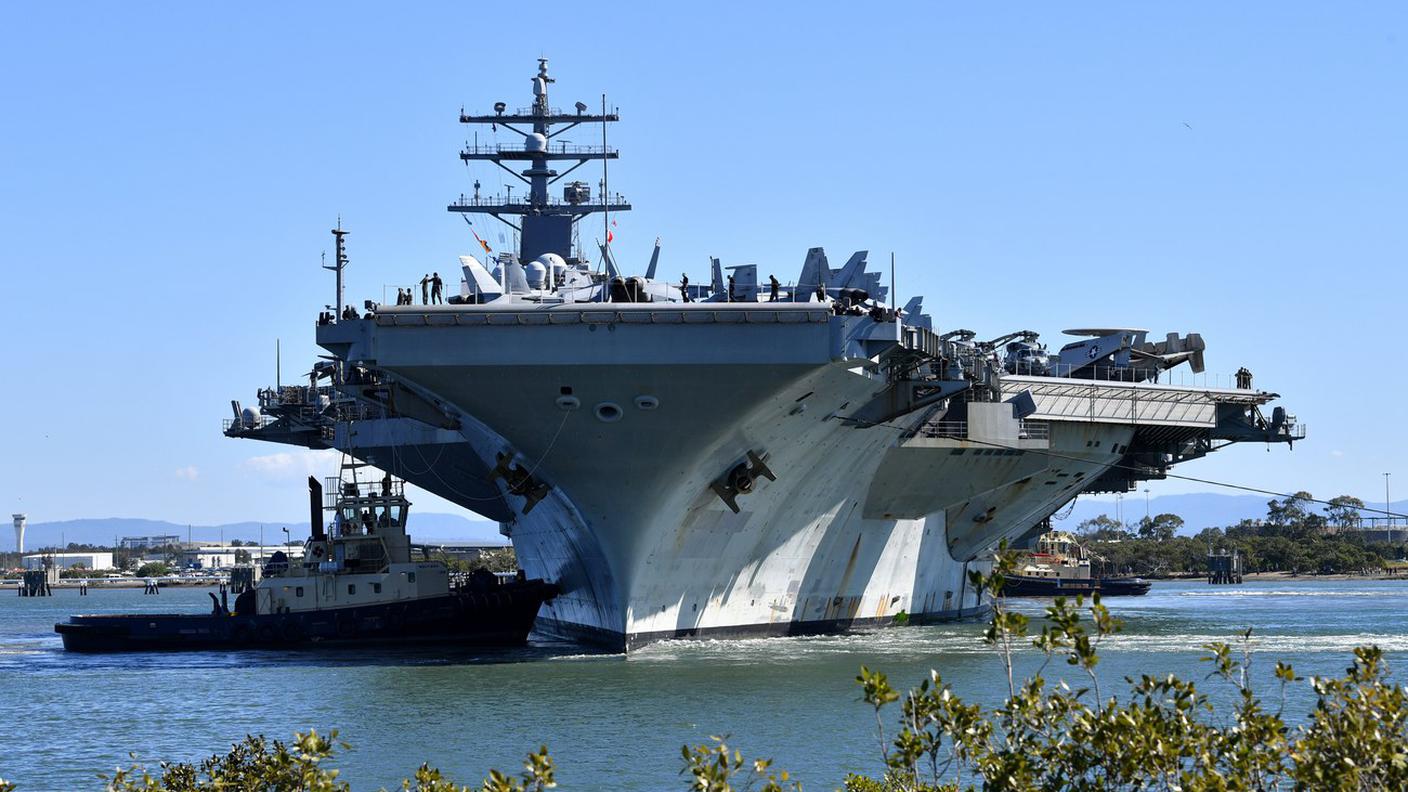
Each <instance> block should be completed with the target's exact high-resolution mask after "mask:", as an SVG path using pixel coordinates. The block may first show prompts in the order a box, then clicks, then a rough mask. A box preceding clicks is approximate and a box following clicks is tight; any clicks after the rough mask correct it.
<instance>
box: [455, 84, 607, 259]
mask: <svg viewBox="0 0 1408 792" xmlns="http://www.w3.org/2000/svg"><path fill="white" fill-rule="evenodd" d="M552 82H554V80H553V78H552V77H550V76H549V75H548V59H547V58H539V59H538V74H537V76H535V77H534V78H533V104H532V106H531V107H522V108H518V109H517V110H515V111H514V112H513V113H509V112H508V106H507V104H505V103H504V102H495V103H494V113H493V115H469V114H466V113H464V112H461V113H460V123H462V124H479V125H481V126H482V125H485V124H488V125H490V126H492V127H494V128H495V129H497V128H498V127H503V128H504V129H507V130H509V131H510V132H516V133H518V134H519V135H520V136H522V138H523V139H522V142H521V143H519V144H516V145H515V144H497V145H496V144H488V145H480V144H479V143H477V142H476V143H474V144H472V145H466V146H465V148H464V150H463V151H461V152H460V159H461V160H464V161H465V162H472V161H476V160H482V161H486V162H492V163H494V164H495V165H497V166H499V167H500V168H502V169H503V170H504V171H505V172H507V173H508V174H509V175H510V176H512V177H514V178H515V179H518V180H519V181H521V182H523V183H524V184H526V185H528V195H527V197H526V198H523V199H520V200H517V201H515V200H513V198H512V197H511V196H510V197H509V198H507V199H505V198H503V197H502V196H497V195H496V196H486V197H481V196H480V195H479V190H478V189H477V185H476V189H475V194H474V196H473V197H466V196H464V195H460V200H459V201H458V202H456V203H453V204H451V205H450V206H449V207H448V209H449V211H451V212H462V213H469V214H487V215H490V216H492V217H493V218H495V219H496V220H499V221H501V222H502V223H504V224H505V225H507V226H509V227H510V228H512V229H514V230H515V231H517V232H518V235H519V248H518V260H519V261H521V262H525V263H526V262H529V261H532V260H534V259H536V258H538V257H539V256H541V255H543V254H545V253H556V254H557V255H559V256H561V257H562V258H563V259H564V260H566V261H573V260H574V259H575V255H574V253H573V250H572V229H573V226H574V224H576V222H577V221H578V220H581V219H582V218H584V217H586V216H587V215H589V214H592V213H594V212H607V213H609V212H625V211H629V210H630V208H631V205H630V204H628V203H626V202H625V200H624V199H623V198H622V197H621V196H620V195H619V194H618V195H613V196H608V195H598V196H596V197H595V198H593V196H592V194H591V187H590V185H588V184H587V183H585V182H581V181H572V182H568V183H567V184H565V185H563V190H562V196H561V197H560V198H556V199H554V198H552V197H551V196H549V194H548V189H549V188H550V187H551V186H552V185H553V184H555V183H557V182H558V181H560V180H562V179H563V178H564V177H566V176H567V175H568V174H570V173H572V172H573V171H575V170H577V169H578V168H580V167H582V166H583V165H585V164H587V163H588V162H591V161H594V160H602V161H603V168H604V167H605V162H604V161H605V160H609V159H617V158H618V157H619V152H617V151H615V150H614V149H610V148H608V147H607V146H606V145H604V144H603V145H601V146H585V145H575V144H571V143H569V142H567V141H556V142H555V141H554V138H556V137H557V136H558V135H561V134H562V133H563V132H566V131H567V130H569V129H572V128H573V127H576V126H578V125H580V124H601V125H602V129H603V130H604V129H605V128H606V124H608V123H611V122H615V121H619V120H620V116H619V115H618V114H617V113H615V112H609V113H608V112H607V111H606V107H605V103H604V102H603V107H602V112H601V113H600V114H596V115H593V114H590V113H588V112H587V106H586V105H585V104H583V103H582V102H577V104H576V113H572V114H569V113H563V112H562V111H561V110H560V109H558V108H556V107H553V106H552V105H551V104H549V103H548V85H549V84H551V83H552ZM554 127H556V128H555V129H554ZM512 162H527V163H528V168H527V169H526V170H523V171H518V170H515V169H514V167H511V166H510V165H508V164H506V163H512ZM559 162H563V163H566V162H570V163H572V164H571V165H570V166H569V167H567V169H566V170H563V171H561V172H559V171H558V170H556V169H555V168H553V167H551V164H556V163H559ZM509 189H512V188H511V187H510V188H509ZM603 191H604V188H603ZM511 218H512V219H511Z"/></svg>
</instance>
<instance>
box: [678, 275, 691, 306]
mask: <svg viewBox="0 0 1408 792" xmlns="http://www.w3.org/2000/svg"><path fill="white" fill-rule="evenodd" d="M680 295H681V296H683V297H684V301H685V302H689V276H688V275H686V274H684V273H683V272H681V273H680Z"/></svg>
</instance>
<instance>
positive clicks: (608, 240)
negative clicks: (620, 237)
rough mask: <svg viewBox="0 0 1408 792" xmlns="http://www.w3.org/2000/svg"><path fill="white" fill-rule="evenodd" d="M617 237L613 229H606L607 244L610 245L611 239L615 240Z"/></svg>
mask: <svg viewBox="0 0 1408 792" xmlns="http://www.w3.org/2000/svg"><path fill="white" fill-rule="evenodd" d="M615 238H616V235H615V234H613V233H611V229H609V228H608V229H606V244H608V245H609V244H611V240H613V239H615Z"/></svg>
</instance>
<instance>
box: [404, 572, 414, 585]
mask: <svg viewBox="0 0 1408 792" xmlns="http://www.w3.org/2000/svg"><path fill="white" fill-rule="evenodd" d="M406 580H409V581H410V582H412V583H414V582H416V573H414V572H407V573H406Z"/></svg>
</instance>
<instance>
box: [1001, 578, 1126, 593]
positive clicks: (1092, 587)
mask: <svg viewBox="0 0 1408 792" xmlns="http://www.w3.org/2000/svg"><path fill="white" fill-rule="evenodd" d="M1149 586H1150V583H1149V581H1147V580H1144V579H1143V578H1065V579H1061V578H1039V577H1029V576H1026V575H1013V576H1011V577H1009V578H1007V582H1006V583H1005V584H1004V585H1003V587H1002V593H1003V594H1004V595H1005V596H1008V597H1075V596H1086V595H1090V594H1095V593H1098V594H1099V595H1100V596H1102V597H1121V596H1124V597H1138V596H1142V595H1144V594H1148V593H1149Z"/></svg>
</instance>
